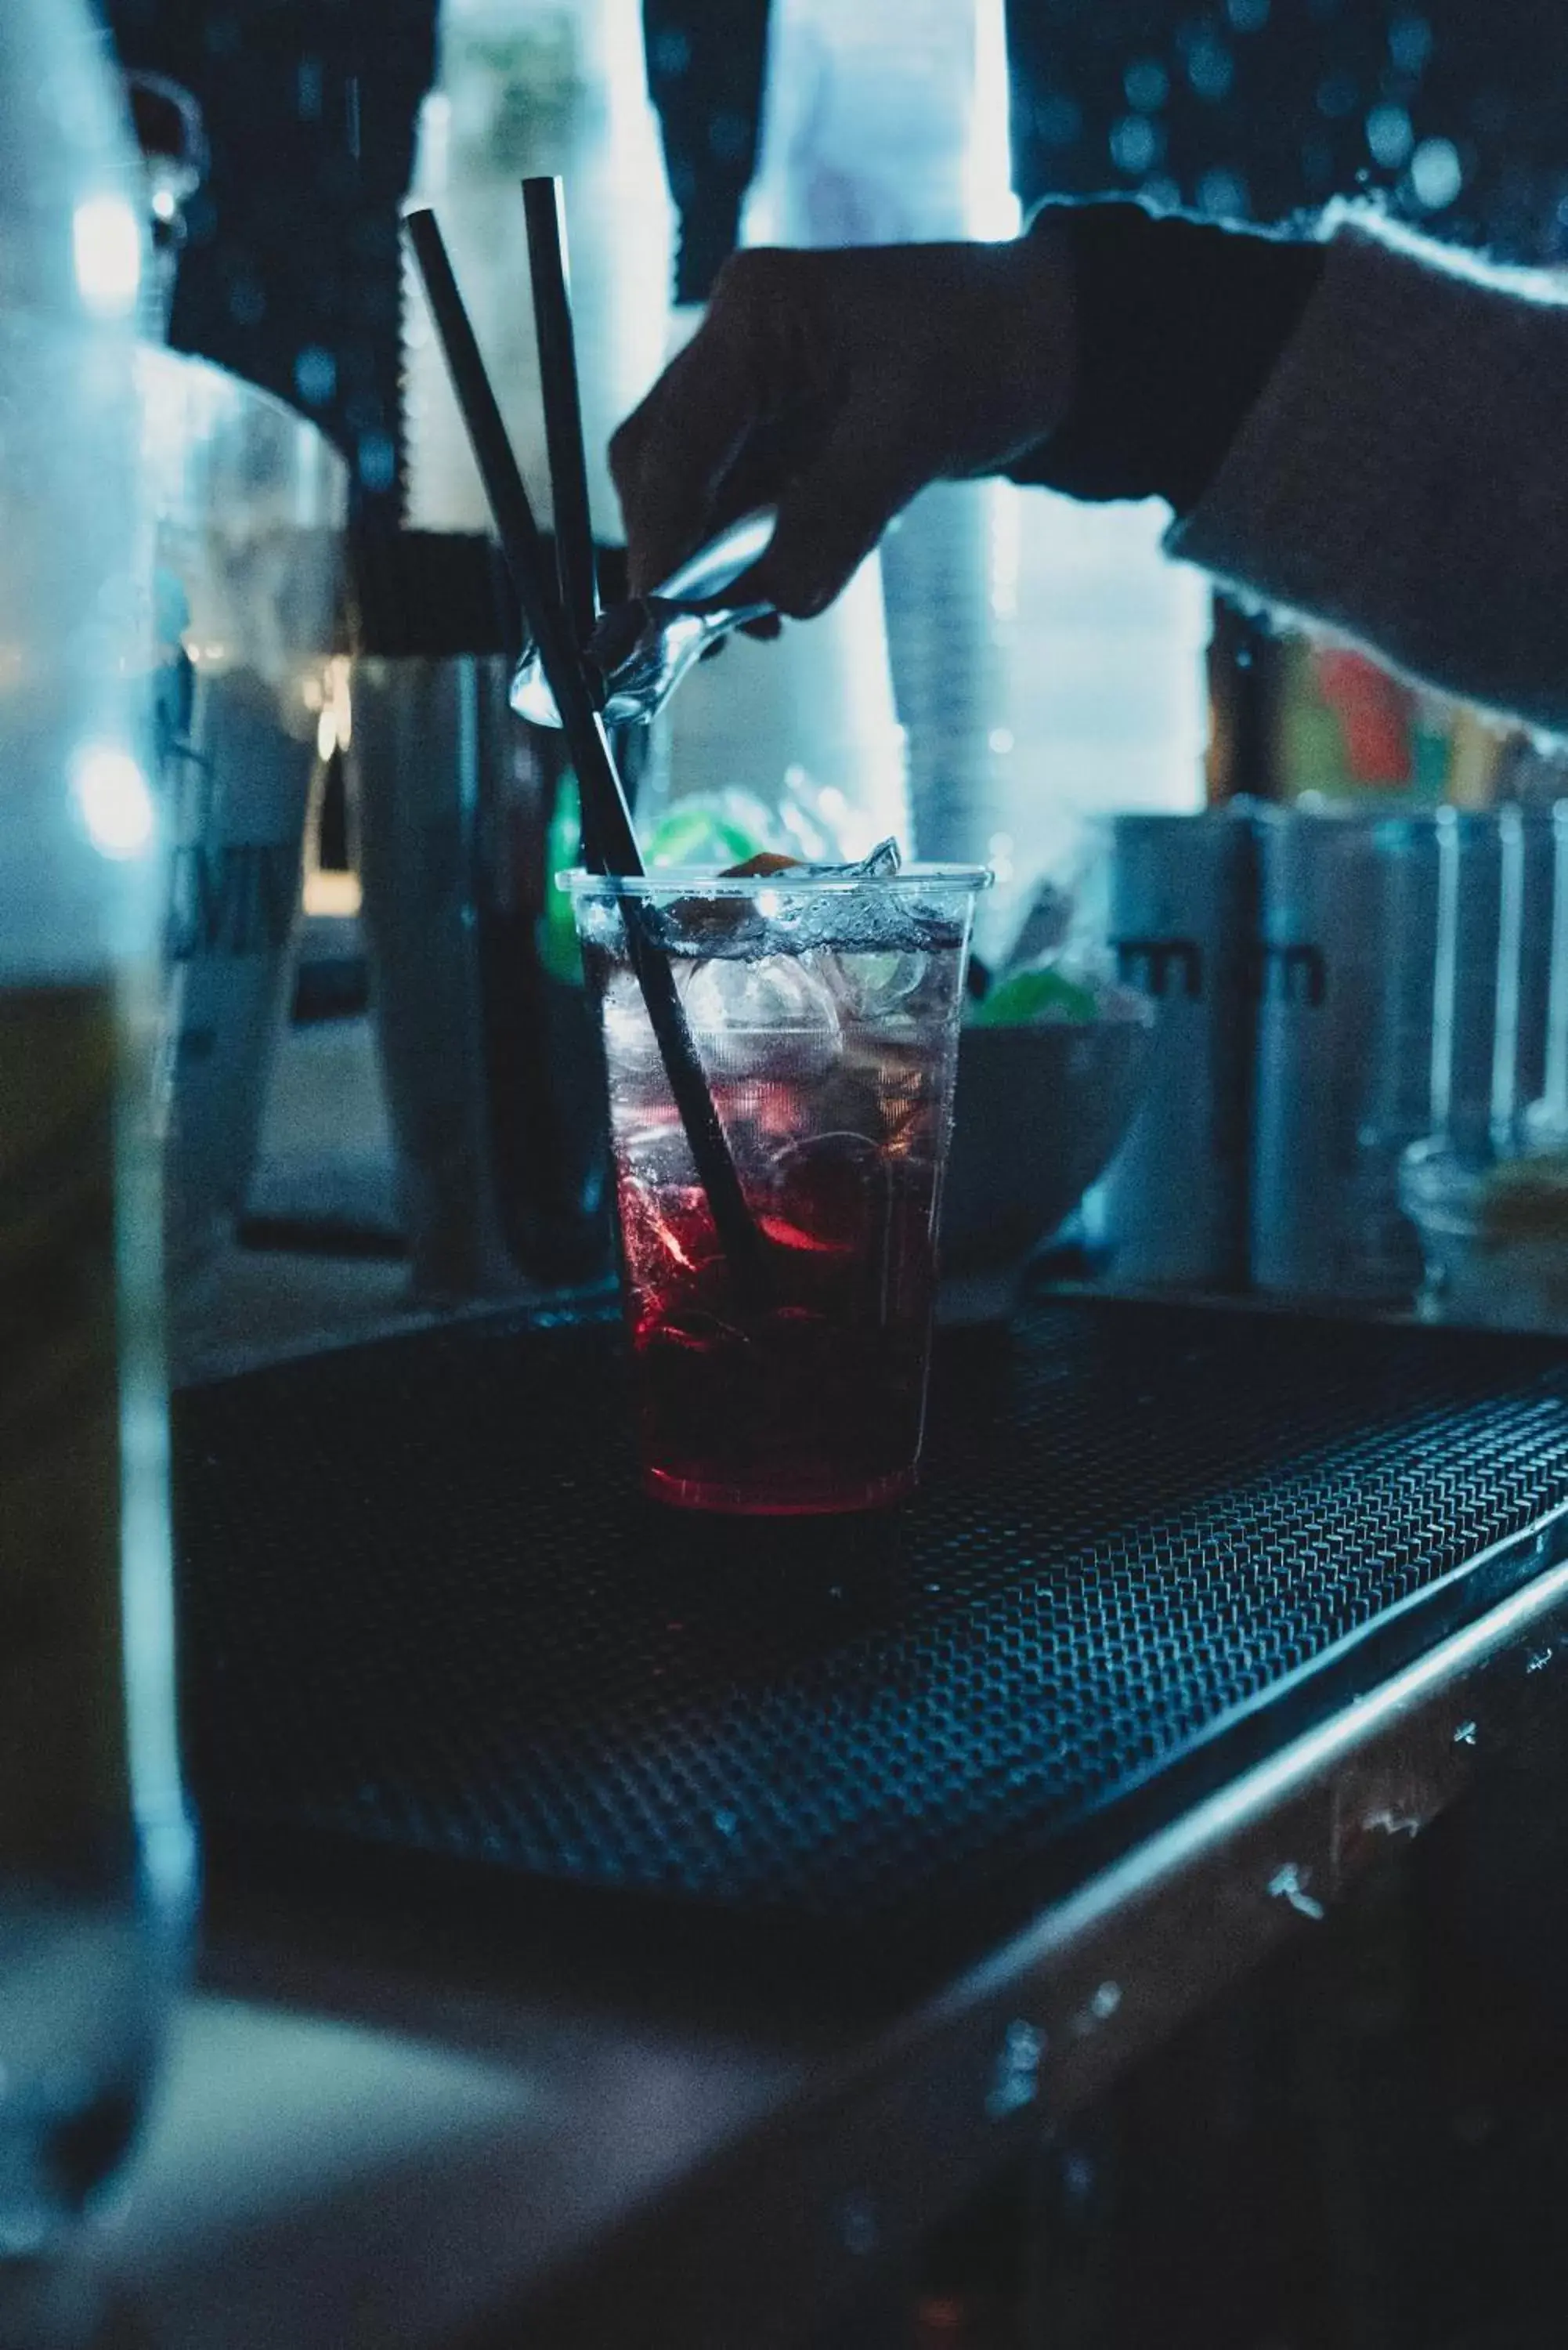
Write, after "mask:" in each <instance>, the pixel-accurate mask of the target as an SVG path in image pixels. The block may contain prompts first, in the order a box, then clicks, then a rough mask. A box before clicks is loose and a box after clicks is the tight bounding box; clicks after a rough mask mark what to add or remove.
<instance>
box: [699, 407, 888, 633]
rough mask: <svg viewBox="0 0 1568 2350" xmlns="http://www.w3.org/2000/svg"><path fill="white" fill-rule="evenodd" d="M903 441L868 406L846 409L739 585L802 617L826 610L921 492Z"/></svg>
mask: <svg viewBox="0 0 1568 2350" xmlns="http://www.w3.org/2000/svg"><path fill="white" fill-rule="evenodd" d="M923 486H924V484H923V482H922V481H921V480H920V479H919V475H918V473H917V474H916V475H915V476H914V477H913V478H911V472H910V468H909V463H908V461H907V456H906V454H905V452H904V449H903V446H902V436H901V435H900V434H899V433H898V432H897V431H896V430H895V429H893V428H892V426H891V424H890V421H889V419H888V415H887V413H886V411H877V410H876V409H874V408H873V407H872V406H871V404H870V403H869V402H867V403H865V404H864V405H857V406H855V407H852V408H849V409H846V411H845V412H844V414H843V415H842V416H841V417H840V419H839V420H838V421H837V423H836V425H835V426H834V428H833V430H832V432H830V433H829V435H828V437H827V440H826V442H824V444H823V446H822V448H821V450H820V452H818V454H817V455H816V457H815V458H814V460H813V461H812V463H810V465H808V466H807V467H806V469H805V471H804V472H803V473H799V474H797V475H796V477H795V478H794V481H793V482H792V483H791V484H789V486H788V488H787V489H786V490H785V491H784V494H783V495H782V496H781V497H780V499H779V502H778V521H777V523H776V525H774V535H773V536H772V538H771V539H770V540H769V541H768V544H767V546H765V547H764V548H763V552H762V554H761V555H760V556H758V557H757V560H756V562H755V563H754V564H753V567H752V568H751V570H750V571H749V572H748V574H747V575H746V577H745V578H744V580H743V581H741V582H739V583H737V586H738V588H739V589H742V590H743V591H744V593H745V594H746V595H747V596H748V597H750V596H751V595H753V593H754V594H755V596H756V597H757V598H758V600H759V601H765V602H767V603H770V604H772V605H774V608H776V609H777V610H778V611H780V612H783V613H784V614H785V615H786V616H787V617H788V618H789V619H796V620H805V619H811V618H812V617H813V615H814V614H815V613H817V612H821V611H824V610H826V608H827V606H828V605H829V604H831V603H832V601H833V599H834V598H835V597H836V596H837V595H838V594H839V592H840V590H841V589H843V588H844V587H847V585H848V583H849V581H850V579H851V578H852V577H854V575H855V573H856V572H857V570H858V569H859V567H860V566H861V564H862V563H863V562H864V561H865V559H866V557H867V556H868V555H869V554H870V552H871V550H872V548H873V547H874V546H876V545H877V540H878V539H879V538H880V537H881V536H882V534H883V532H884V531H885V530H886V529H887V527H888V524H889V523H890V522H891V521H892V519H893V517H894V515H896V514H897V513H898V511H899V509H900V507H902V506H904V505H906V504H908V503H909V499H910V498H911V497H912V496H913V495H914V494H915V492H916V491H917V490H919V489H920V488H922V487H923Z"/></svg>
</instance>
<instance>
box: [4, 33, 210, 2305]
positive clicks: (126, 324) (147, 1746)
mask: <svg viewBox="0 0 1568 2350" xmlns="http://www.w3.org/2000/svg"><path fill="white" fill-rule="evenodd" d="M0 157H3V158H4V163H3V166H0V409H3V411H4V413H5V420H6V422H5V438H4V443H3V446H0V536H3V538H4V543H5V564H4V565H3V566H0V647H3V648H4V651H3V653H0V776H3V777H4V789H3V791H0V1103H3V1104H4V1118H3V1119H0V1328H3V1330H4V1334H5V1343H4V1347H3V1348H0V1625H3V1627H4V1631H3V1634H0V2338H3V2339H5V2340H6V2341H11V2340H14V2339H16V2328H15V2326H14V2324H13V2321H12V2318H11V2316H10V2314H9V2312H10V2306H11V2295H12V2291H13V2285H12V2279H13V2278H14V2277H15V2276H16V2274H17V2273H18V2272H19V2265H14V2264H21V2263H24V2262H27V2261H29V2260H30V2259H31V2257H32V2256H33V2255H35V2254H36V2253H37V2252H38V2251H40V2250H41V2249H42V2248H44V2247H46V2246H47V2244H48V2242H49V2241H50V2240H51V2238H52V2237H53V2235H54V2234H55V2233H56V2231H57V2230H58V2229H59V2228H60V2227H61V2226H62V2225H64V2224H65V2223H66V2222H67V2221H68V2220H70V2219H71V2218H73V2217H74V2216H75V2214H76V2213H77V2212H78V2210H80V2209H81V2208H82V2207H83V2205H84V2204H85V2202H86V2201H87V2200H88V2198H89V2197H90V2195H91V2194H92V2192H93V2190H94V2189H96V2188H97V2187H98V2186H99V2183H100V2182H101V2181H102V2180H103V2179H104V2178H105V2177H106V2176H107V2175H108V2174H109V2171H111V2170H112V2168H114V2166H115V2165H116V2163H117V2162H118V2160H119V2158H120V2156H121V2155H122V2154H123V2152H124V2150H125V2148H126V2146H127V2144H128V2142H129V2139H130V2135H131V2132H132V2130H133V2128H134V2126H135V2122H136V2118H137V2115H138V2111H139V2108H140V2103H141V2099H142V2096H143V2094H144V2091H145V2089H146V2086H147V2083H148V2079H149V2076H150V2073H151V2066H152V2063H153V2060H154V2058H155V2055H156V2052H157V2046H158V2042H159V2038H160V2034H161V2027H162V2022H163V2016H164V2012H165V2009H166V2006H167V2003H168V2000H169V1997H170V1994H171V1986H172V1984H173V1982H174V1981H175V1979H176V1972H177V1967H178V1961H179V1956H180V1952H181V1948H182V1934H183V1929H184V1926H185V1923H186V1921H187V1917H188V1905H189V1899H190V1890H191V1882H192V1836H191V1831H190V1825H189V1822H188V1819H187V1816H186V1814H185V1810H184V1807H183V1803H182V1794H181V1788H180V1779H179V1769H178V1756H177V1751H176V1743H175V1716H174V1693H173V1671H172V1662H173V1658H172V1650H173V1640H172V1608H171V1587H170V1544H169V1516H168V1445H167V1432H166V1425H165V1406H164V1397H163V1388H162V1375H161V1296H160V1263H159V1214H158V1176H157V1162H156V1157H155V1153H154V1151H153V1149H152V1144H151V1091H152V1088H151V1045H152V1041H153V1031H154V1026H155V1018H156V1004H157V993H156V987H155V984H154V978H153V967H152V947H153V933H154V928H155V924H156V920H157V914H158V908H159V899H160V891H159V889H158V869H157V858H156V856H155V854H154V848H155V838H154V836H155V816H154V808H153V802H152V797H151V791H150V788H149V785H148V782H147V778H146V775H145V773H144V770H143V766H142V764H141V761H140V757H139V755H138V754H139V752H140V750H141V747H142V745H141V739H140V723H141V719H142V715H143V712H142V707H141V704H142V695H141V691H140V685H139V684H138V682H137V681H138V680H140V681H146V679H147V678H148V675H149V671H150V666H151V663H150V656H149V648H150V646H151V627H150V625H149V622H150V612H149V605H150V601H151V598H150V594H149V592H148V584H147V583H148V581H149V578H150V568H151V567H150V563H149V559H148V556H149V549H148V542H147V535H146V533H145V530H144V519H145V518H144V516H143V515H142V513H141V510H140V508H141V500H140V490H139V484H138V480H137V473H136V464H135V449H136V431H135V428H136V393H135V381H134V376H133V343H132V330H133V328H134V324H135V320H136V315H137V308H138V303H139V300H140V280H141V269H142V262H143V237H142V229H141V222H140V212H141V208H142V203H143V198H142V192H141V190H140V186H139V183H138V179H137V172H136V165H135V162H134V160H133V156H132V153H131V150H130V144H129V141H128V139H127V137H126V133H125V130H124V129H123V127H122V125H121V123H120V121H119V120H117V117H116V112H115V107H114V99H113V95H112V92H111V88H110V86H109V79H108V76H107V71H106V67H105V63H104V59H103V56H102V53H101V50H100V47H99V38H98V36H97V33H96V31H95V28H94V27H93V26H92V25H91V24H90V23H89V21H88V15H87V12H86V10H85V9H84V8H79V7H78V5H76V0H7V5H6V6H5V9H4V10H0Z"/></svg>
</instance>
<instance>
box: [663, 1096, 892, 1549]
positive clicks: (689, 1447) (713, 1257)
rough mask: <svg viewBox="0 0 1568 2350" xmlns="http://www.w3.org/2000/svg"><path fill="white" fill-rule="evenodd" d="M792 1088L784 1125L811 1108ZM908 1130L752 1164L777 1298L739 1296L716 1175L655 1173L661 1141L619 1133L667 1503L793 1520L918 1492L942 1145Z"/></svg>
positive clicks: (777, 1111) (777, 1125)
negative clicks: (883, 1142)
mask: <svg viewBox="0 0 1568 2350" xmlns="http://www.w3.org/2000/svg"><path fill="white" fill-rule="evenodd" d="M715 1090H716V1092H717V1093H718V1097H719V1108H720V1113H721V1116H723V1117H724V1118H725V1123H726V1126H731V1124H732V1120H731V1117H730V1116H729V1115H726V1112H727V1111H728V1110H729V1108H730V1105H728V1104H727V1103H726V1101H725V1099H724V1096H723V1092H722V1089H721V1088H716V1089H715ZM785 1090H787V1089H786V1088H781V1087H779V1086H778V1085H776V1084H773V1085H769V1086H768V1087H766V1088H765V1091H766V1093H767V1094H768V1095H769V1096H770V1097H772V1098H771V1100H770V1104H769V1107H770V1109H771V1111H772V1113H773V1115H772V1118H770V1124H772V1125H773V1126H774V1131H775V1132H778V1131H782V1132H784V1133H788V1132H789V1131H790V1130H791V1127H792V1124H795V1123H796V1121H795V1119H794V1114H793V1113H792V1109H791V1107H790V1105H789V1104H788V1103H787V1102H785V1101H783V1100H781V1099H780V1098H779V1097H780V1095H781V1093H783V1092H784V1091H785ZM747 1092H748V1094H749V1096H750V1100H749V1102H748V1104H747V1107H751V1108H753V1109H754V1107H755V1106H756V1089H754V1088H747ZM917 1123H918V1124H919V1125H920V1126H924V1124H925V1121H923V1120H921V1121H917ZM647 1136H648V1129H647V1128H646V1127H645V1128H643V1129H642V1132H641V1134H640V1135H639V1137H638V1138H637V1141H638V1142H642V1143H645V1142H646V1139H647ZM670 1139H671V1141H673V1140H674V1139H675V1137H674V1135H673V1134H671V1136H670ZM912 1139H914V1136H913V1134H912V1132H911V1129H910V1127H909V1126H906V1127H905V1128H904V1129H903V1131H902V1132H901V1134H900V1136H899V1138H898V1143H899V1147H898V1150H897V1151H890V1150H888V1149H878V1148H877V1146H876V1145H874V1144H872V1143H871V1142H869V1141H867V1140H865V1139H862V1138H860V1137H858V1136H856V1135H852V1134H843V1135H833V1134H827V1135H821V1136H817V1137H815V1138H813V1139H811V1140H809V1141H808V1142H806V1143H804V1144H802V1145H801V1146H799V1147H798V1148H797V1149H794V1151H793V1152H790V1153H788V1154H786V1155H785V1157H784V1159H783V1160H782V1161H781V1162H779V1163H778V1164H776V1165H775V1166H774V1169H773V1170H772V1171H771V1172H770V1174H769V1176H768V1177H767V1179H766V1180H765V1182H759V1181H758V1180H746V1179H745V1172H744V1170H742V1180H746V1191H747V1195H748V1200H749V1202H750V1204H751V1207H752V1211H753V1215H754V1216H755V1218H756V1221H757V1224H758V1227H759V1230H760V1231H761V1232H762V1234H763V1242H764V1246H765V1254H766V1264H767V1295H766V1301H765V1303H764V1304H763V1305H760V1306H742V1305H740V1304H738V1303H737V1300H736V1297H735V1294H734V1290H733V1287H732V1283H731V1279H730V1273H729V1268H728V1265H727V1263H726V1262H725V1259H724V1254H723V1251H722V1248H721V1246H720V1243H719V1238H718V1234H717V1232H715V1230H714V1227H713V1222H712V1218H711V1215H710V1213H709V1211H708V1204H707V1201H706V1199H705V1197H704V1196H703V1193H702V1191H701V1188H700V1187H699V1186H697V1185H696V1184H695V1183H693V1182H691V1181H689V1180H688V1181H669V1180H664V1181H661V1180H657V1179H656V1178H655V1179H653V1180H650V1179H649V1173H648V1172H647V1171H646V1170H647V1166H648V1153H647V1152H646V1150H645V1149H638V1148H636V1147H630V1146H632V1138H629V1137H626V1136H621V1135H618V1138H617V1144H618V1148H617V1160H618V1170H617V1173H618V1192H619V1201H620V1216H621V1234H622V1246H623V1251H624V1255H625V1271H626V1307H627V1321H628V1328H629V1331H630V1336H631V1344H632V1351H633V1357H634V1370H633V1381H634V1392H635V1400H636V1406H637V1411H638V1418H639V1436H640V1443H641V1454H642V1463H643V1482H644V1484H645V1486H646V1487H647V1490H648V1491H649V1492H650V1493H652V1494H653V1495H655V1496H656V1497H657V1498H658V1499H659V1500H660V1501H664V1502H670V1503H676V1504H678V1505H680V1506H683V1507H685V1508H688V1509H703V1510H723V1511H732V1512H737V1513H745V1514H750V1515H756V1516H770V1517H789V1516H805V1515H813V1514H818V1513H826V1512H830V1511H843V1510H866V1509H875V1508H878V1507H881V1506H883V1505H885V1504H887V1503H891V1502H896V1501H898V1499H900V1498H901V1496H902V1495H904V1494H906V1493H908V1492H909V1491H910V1489H911V1488H912V1486H913V1485H914V1482H915V1473H916V1461H917V1458H918V1455H919V1447H920V1430H921V1423H922V1420H923V1418H924V1411H925V1390H926V1368H927V1360H928V1356H929V1336H930V1320H931V1303H932V1293H933V1287H934V1265H933V1225H934V1222H935V1218H934V1206H935V1201H934V1191H935V1179H936V1159H937V1155H938V1154H937V1152H936V1151H935V1150H934V1149H930V1150H923V1151H921V1152H919V1154H918V1155H914V1154H912V1153H911V1152H910V1149H909V1143H910V1142H911V1140H912ZM922 1139H925V1138H922ZM683 1155H684V1154H683V1152H682V1153H681V1156H682V1157H683ZM639 1160H641V1161H642V1170H640V1171H639ZM628 1161H629V1163H628Z"/></svg>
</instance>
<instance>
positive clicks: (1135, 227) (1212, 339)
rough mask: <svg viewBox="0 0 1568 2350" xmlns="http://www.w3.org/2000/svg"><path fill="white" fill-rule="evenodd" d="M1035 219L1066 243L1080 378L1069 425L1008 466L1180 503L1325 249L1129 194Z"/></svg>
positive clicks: (1037, 479) (1270, 354) (1236, 419)
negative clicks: (1126, 198) (1152, 206)
mask: <svg viewBox="0 0 1568 2350" xmlns="http://www.w3.org/2000/svg"><path fill="white" fill-rule="evenodd" d="M1042 220H1048V221H1050V222H1051V223H1053V224H1056V225H1058V226H1062V227H1064V228H1065V229H1066V231H1067V234H1068V237H1069V240H1070V243H1071V246H1072V253H1073V260H1074V270H1075V307H1076V315H1077V332H1078V346H1079V354H1078V379H1077V388H1076V390H1075V394H1074V400H1073V406H1072V409H1071V411H1069V413H1068V416H1067V418H1066V421H1064V423H1063V424H1062V425H1061V426H1060V427H1059V428H1058V430H1057V431H1056V432H1054V434H1053V435H1052V437H1051V439H1050V440H1049V441H1048V442H1042V443H1041V444H1040V446H1039V447H1038V448H1037V449H1033V450H1030V451H1028V452H1025V453H1024V455H1023V457H1022V458H1020V459H1018V460H1017V461H1015V463H1013V464H1012V466H1011V467H1010V468H1009V471H1010V473H1011V474H1012V478H1013V480H1014V481H1018V482H1033V483H1039V484H1043V485H1044V487H1046V488H1048V489H1055V490H1064V491H1066V492H1067V493H1068V494H1069V495H1071V496H1073V497H1078V498H1091V499H1105V498H1142V497H1162V498H1165V499H1167V500H1168V502H1169V504H1171V505H1172V506H1173V507H1174V508H1175V509H1176V512H1177V513H1178V514H1179V515H1183V514H1186V513H1188V512H1189V511H1190V509H1191V508H1192V507H1193V506H1194V505H1196V504H1197V503H1198V500H1199V497H1200V496H1201V495H1202V494H1203V491H1204V489H1205V488H1206V487H1207V485H1208V484H1209V483H1210V480H1211V479H1212V477H1213V475H1214V474H1215V473H1216V472H1217V471H1218V470H1219V466H1220V459H1221V458H1222V457H1223V456H1224V454H1225V452H1226V451H1227V449H1228V448H1229V447H1230V445H1231V442H1232V441H1233V440H1234V439H1235V436H1236V434H1237V432H1238V431H1239V430H1240V428H1241V421H1242V420H1243V418H1244V417H1245V416H1246V415H1247V412H1248V411H1249V410H1250V409H1251V407H1252V405H1253V403H1254V402H1255V401H1256V400H1257V399H1258V397H1259V395H1260V394H1261V392H1262V389H1263V386H1264V384H1265V383H1266V382H1267V381H1268V379H1269V376H1270V374H1271V373H1272V369H1273V368H1274V365H1275V362H1276V361H1277V360H1278V359H1279V356H1280V353H1281V352H1282V349H1283V348H1284V346H1285V344H1286V342H1287V341H1288V340H1289V338H1290V336H1291V333H1292V330H1293V328H1294V327H1295V324H1296V322H1297V320H1298V319H1299V318H1300V317H1301V315H1302V312H1303V310H1304V309H1305V307H1306V305H1307V301H1308V298H1309V296H1311V294H1312V292H1313V290H1314V287H1315V286H1316V285H1317V282H1318V278H1319V276H1320V275H1321V272H1322V269H1323V260H1324V251H1325V248H1324V246H1323V245H1322V244H1317V243H1314V242H1308V241H1306V240H1304V239H1298V238H1295V237H1292V236H1288V235H1278V234H1262V233H1261V232H1259V231H1256V230H1248V229H1238V228H1221V227H1219V226H1217V225H1216V224H1214V223H1212V222H1209V221H1196V220H1189V219H1187V218H1186V217H1185V216H1184V215H1182V214H1180V213H1148V212H1146V211H1145V210H1144V209H1143V207H1142V206H1141V205H1140V204H1136V203H1126V202H1115V201H1111V202H1104V203H1050V204H1047V205H1044V206H1043V207H1042V209H1041V211H1040V212H1039V213H1036V214H1035V223H1036V224H1038V223H1039V222H1041V221H1042Z"/></svg>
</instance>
